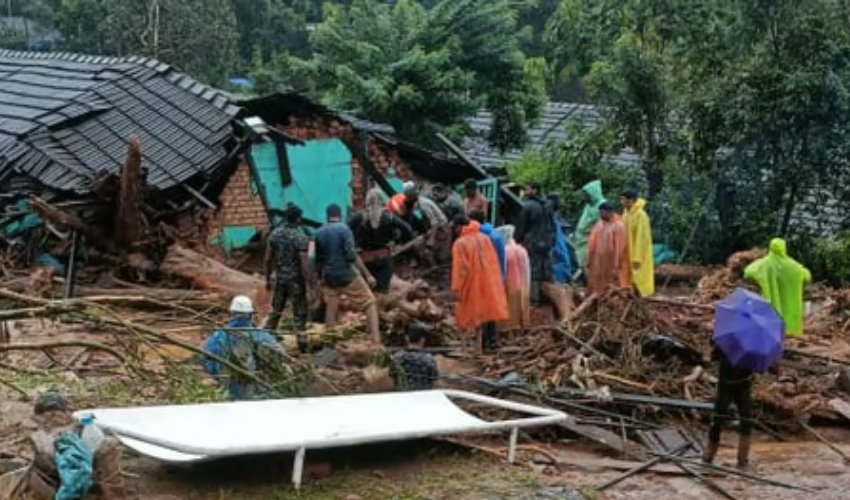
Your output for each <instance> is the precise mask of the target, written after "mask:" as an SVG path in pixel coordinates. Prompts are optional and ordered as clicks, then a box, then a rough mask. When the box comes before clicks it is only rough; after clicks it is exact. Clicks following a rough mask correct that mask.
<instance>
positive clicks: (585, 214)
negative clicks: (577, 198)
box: [573, 180, 605, 272]
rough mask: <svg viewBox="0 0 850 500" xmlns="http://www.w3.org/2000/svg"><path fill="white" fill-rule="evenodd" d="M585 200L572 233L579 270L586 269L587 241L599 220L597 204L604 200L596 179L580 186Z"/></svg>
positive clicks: (600, 186)
mask: <svg viewBox="0 0 850 500" xmlns="http://www.w3.org/2000/svg"><path fill="white" fill-rule="evenodd" d="M581 191H582V196H583V197H584V200H585V205H584V210H583V211H582V213H581V217H580V218H579V220H578V225H576V230H575V232H574V233H573V246H574V247H575V250H576V259H578V267H579V270H581V271H585V272H586V271H587V242H588V240H589V239H590V233H591V232H592V231H593V228H594V227H595V226H596V223H597V222H598V221H599V205H601V204H602V203H604V202H605V197H604V196H602V183H601V182H600V181H598V180H596V181H591V182H588V183H587V184H585V185H584V187H583V188H581Z"/></svg>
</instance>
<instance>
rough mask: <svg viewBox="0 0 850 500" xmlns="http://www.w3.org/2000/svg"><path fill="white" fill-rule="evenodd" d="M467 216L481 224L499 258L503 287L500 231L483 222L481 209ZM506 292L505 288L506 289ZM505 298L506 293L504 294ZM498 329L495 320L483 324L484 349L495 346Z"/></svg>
mask: <svg viewBox="0 0 850 500" xmlns="http://www.w3.org/2000/svg"><path fill="white" fill-rule="evenodd" d="M469 218H470V219H471V220H473V221H476V222H478V223H479V224H481V233H482V234H484V235H485V236H487V237H488V238H490V243H491V244H492V245H493V250H495V251H496V257H498V259H499V270H500V271H501V275H502V286H503V287H504V282H505V279H506V277H507V272H508V271H507V265H508V263H507V261H506V260H505V238H504V236H502V234H501V233H499V232H498V231H496V229H495V228H494V227H493V225H492V224H490V223H489V222H484V212H482V211H481V210H474V211H473V212H472V213H471V214H469ZM506 293H507V290H506ZM505 299H506V300H507V295H506V296H505ZM498 342H499V341H498V329H497V326H496V322H495V321H488V322H487V323H485V324H484V331H483V333H482V343H483V348H484V349H485V350H488V351H489V350H493V349H495V348H496V347H497V344H498Z"/></svg>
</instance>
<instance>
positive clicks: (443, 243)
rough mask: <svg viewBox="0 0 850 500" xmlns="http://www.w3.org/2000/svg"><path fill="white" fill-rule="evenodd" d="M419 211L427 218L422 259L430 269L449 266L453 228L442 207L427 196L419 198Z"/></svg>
mask: <svg viewBox="0 0 850 500" xmlns="http://www.w3.org/2000/svg"><path fill="white" fill-rule="evenodd" d="M417 205H418V207H419V210H421V211H422V214H423V215H424V216H425V221H426V222H427V228H426V232H425V244H424V246H423V247H422V251H420V258H421V259H422V260H424V261H425V262H427V263H428V265H429V266H430V267H435V266H443V265H448V264H449V261H450V260H451V252H452V226H451V224H449V219H448V218H447V217H446V214H444V213H443V211H442V210H441V209H440V206H439V205H437V203H436V202H435V201H434V200H432V199H431V198H428V197H427V196H422V195H420V196H419V201H418V203H417Z"/></svg>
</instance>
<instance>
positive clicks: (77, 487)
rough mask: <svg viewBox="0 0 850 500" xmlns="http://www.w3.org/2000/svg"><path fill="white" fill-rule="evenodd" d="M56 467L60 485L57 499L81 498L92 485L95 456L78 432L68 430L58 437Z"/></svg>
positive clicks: (72, 499) (76, 499) (75, 499)
mask: <svg viewBox="0 0 850 500" xmlns="http://www.w3.org/2000/svg"><path fill="white" fill-rule="evenodd" d="M55 447H56V469H57V470H58V471H59V480H60V486H59V491H58V492H56V498H55V500H79V499H80V498H83V497H84V496H85V495H86V493H88V491H89V489H91V487H92V476H93V474H94V456H93V454H92V451H91V450H90V449H89V448H88V447H87V446H86V445H85V443H83V440H82V438H81V437H80V436H79V434H77V433H76V432H71V431H66V432H63V433H62V434H60V435H59V437H58V438H56V442H55Z"/></svg>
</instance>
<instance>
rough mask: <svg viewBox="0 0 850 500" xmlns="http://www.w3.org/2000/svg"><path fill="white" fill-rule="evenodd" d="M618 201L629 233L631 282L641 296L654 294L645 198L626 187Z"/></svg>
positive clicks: (653, 274) (650, 243)
mask: <svg viewBox="0 0 850 500" xmlns="http://www.w3.org/2000/svg"><path fill="white" fill-rule="evenodd" d="M620 201H621V202H622V204H623V208H624V209H625V210H624V213H623V224H625V225H626V232H627V233H628V235H629V265H630V266H631V270H632V271H631V277H632V284H633V285H634V287H635V289H636V290H637V292H638V295H640V296H641V297H649V296H651V295H653V294H655V263H654V262H653V260H652V225H651V224H650V221H649V215H647V214H646V210H644V208H645V207H646V200H644V199H643V198H638V195H637V191H635V190H634V189H627V190H626V192H624V193H623V195H622V197H621V199H620Z"/></svg>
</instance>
